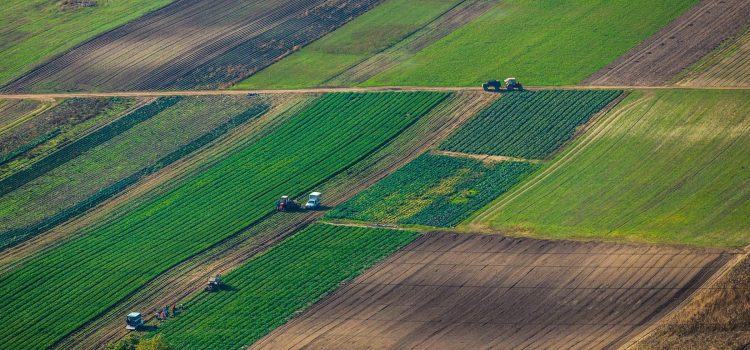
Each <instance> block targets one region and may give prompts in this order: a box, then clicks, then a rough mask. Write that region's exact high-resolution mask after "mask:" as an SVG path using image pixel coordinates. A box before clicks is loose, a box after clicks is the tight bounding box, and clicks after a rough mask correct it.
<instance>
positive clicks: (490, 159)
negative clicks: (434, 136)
mask: <svg viewBox="0 0 750 350" xmlns="http://www.w3.org/2000/svg"><path fill="white" fill-rule="evenodd" d="M430 153H432V154H434V155H438V156H446V157H455V158H470V159H476V160H479V161H482V162H487V163H499V162H521V163H530V164H540V163H542V162H544V161H543V160H541V159H526V158H516V157H508V156H495V155H491V154H475V153H464V152H453V151H441V150H433V151H431V152H430Z"/></svg>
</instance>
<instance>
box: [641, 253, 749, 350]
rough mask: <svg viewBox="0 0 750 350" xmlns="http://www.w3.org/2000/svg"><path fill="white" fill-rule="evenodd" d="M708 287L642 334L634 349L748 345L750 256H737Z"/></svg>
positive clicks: (714, 347)
mask: <svg viewBox="0 0 750 350" xmlns="http://www.w3.org/2000/svg"><path fill="white" fill-rule="evenodd" d="M722 270H725V271H721V272H719V273H717V274H716V275H715V276H714V277H713V278H712V280H713V283H710V284H708V285H707V286H706V288H702V289H701V290H699V291H698V292H696V293H695V294H694V295H693V296H692V297H691V298H690V299H688V300H687V301H686V302H685V304H684V306H682V307H680V308H679V309H677V310H675V311H674V312H673V313H672V314H670V315H669V317H666V318H664V319H663V320H662V321H660V322H659V323H657V324H656V325H655V326H654V327H653V328H652V329H650V331H649V332H647V333H646V334H644V336H643V337H639V338H638V339H637V342H635V344H634V345H633V346H631V347H628V348H633V349H705V348H712V349H747V348H748V347H749V346H750V288H748V286H750V257H748V255H747V254H744V255H740V256H737V257H736V258H735V259H734V261H732V262H731V263H729V264H727V267H726V268H725V269H722Z"/></svg>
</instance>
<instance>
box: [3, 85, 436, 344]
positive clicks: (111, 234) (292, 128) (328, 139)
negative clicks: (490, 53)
mask: <svg viewBox="0 0 750 350" xmlns="http://www.w3.org/2000/svg"><path fill="white" fill-rule="evenodd" d="M447 96H448V94H443V93H431V92H413V93H369V94H356V93H342V94H328V95H324V96H323V97H321V98H320V99H319V100H318V101H316V102H315V103H314V104H312V105H311V106H309V107H308V108H307V109H305V110H303V111H301V112H299V113H298V114H296V115H295V116H293V117H292V118H291V119H289V120H288V121H287V122H286V123H284V124H282V125H280V126H279V127H278V128H276V129H275V130H274V131H273V132H271V133H270V134H268V135H267V136H265V137H263V138H262V139H260V140H258V141H257V142H255V143H252V144H250V145H249V146H248V147H246V148H244V149H241V150H238V151H237V152H236V153H234V154H232V155H230V156H227V157H226V158H224V159H222V160H221V161H219V162H217V163H215V164H214V165H212V166H211V167H210V168H208V169H206V170H205V171H203V172H202V173H200V174H198V175H196V176H195V177H193V178H190V179H187V180H186V181H185V182H184V183H182V184H181V185H180V186H178V187H176V188H174V189H173V190H171V191H168V192H166V193H164V194H163V195H160V196H157V197H155V198H152V199H150V200H148V201H146V202H144V203H142V204H141V205H139V206H138V207H136V208H133V209H132V210H131V211H129V212H128V213H127V214H126V215H122V216H118V217H114V218H112V219H111V220H110V221H107V222H104V223H100V224H96V225H93V226H90V227H89V228H88V231H86V232H81V233H80V234H79V235H77V238H75V239H72V240H69V241H67V242H65V243H63V244H61V245H59V246H57V247H56V248H55V249H53V250H50V251H47V252H45V253H43V254H40V255H38V256H36V257H34V258H32V259H29V260H28V261H27V262H25V263H24V264H23V265H22V266H19V267H17V268H15V269H13V270H11V271H9V272H7V273H5V274H4V275H2V276H0V284H2V285H3V286H4V288H3V289H2V290H0V299H2V300H4V301H5V302H4V303H3V304H2V305H1V306H0V312H3V313H5V314H12V315H13V317H12V318H9V319H8V322H7V323H6V325H5V327H4V328H3V330H2V331H0V347H2V348H46V347H49V346H50V345H51V344H53V343H54V342H55V341H57V340H59V339H61V337H63V336H65V335H66V334H68V333H69V332H71V331H72V330H74V329H76V328H77V327H79V326H81V325H82V324H84V323H85V322H87V321H88V320H90V319H92V318H93V317H95V316H96V315H98V314H99V313H101V312H102V311H104V310H106V309H107V307H109V306H110V305H112V304H113V303H115V302H116V301H118V300H120V299H121V298H123V297H125V296H126V295H128V294H129V293H131V292H133V291H135V290H136V289H138V288H139V287H140V286H142V285H143V284H144V283H146V282H147V281H149V280H150V279H152V278H154V277H155V276H158V275H159V274H160V273H162V272H164V271H165V270H167V269H169V268H170V267H172V266H173V265H174V264H176V263H177V262H180V261H183V260H185V259H187V258H189V257H190V256H192V255H194V254H196V253H198V252H200V251H202V250H204V249H207V248H209V247H211V246H212V245H214V244H216V243H218V242H220V241H221V240H222V239H224V238H227V237H229V236H231V235H233V234H235V233H237V232H238V231H240V230H242V229H243V228H246V227H248V225H251V224H253V223H254V222H256V221H257V220H259V219H261V218H263V217H264V216H267V215H269V214H270V213H272V212H273V210H274V201H275V200H276V199H277V198H278V196H279V195H281V194H288V195H292V196H298V195H301V194H302V193H304V192H305V191H307V190H310V189H311V187H314V186H315V185H316V184H319V183H321V182H323V181H324V180H326V179H328V178H330V177H331V176H333V175H336V174H337V173H339V172H341V171H342V170H344V169H346V168H347V167H349V166H351V165H352V164H354V163H356V162H357V161H358V160H360V159H362V158H363V157H364V156H366V155H367V154H369V153H370V152H372V151H373V150H375V149H377V148H378V147H380V146H381V145H384V144H385V143H387V142H388V141H389V140H390V139H392V138H393V137H395V136H396V135H397V134H398V133H399V132H401V131H402V130H403V129H404V128H406V127H408V126H409V125H411V124H413V123H414V122H415V121H417V120H418V119H419V118H420V117H421V116H422V115H424V114H425V113H427V112H428V111H429V110H431V109H432V108H433V107H434V106H436V105H437V104H438V103H440V102H441V101H442V100H443V99H445V98H446V97H447ZM343 130H346V132H342V131H343ZM313 146H314V147H313ZM39 281H44V283H43V284H40V283H39ZM18 291H25V292H24V293H20V294H19V293H18ZM40 305H43V306H44V311H43V312H40V311H39V309H38V308H37V306H40Z"/></svg>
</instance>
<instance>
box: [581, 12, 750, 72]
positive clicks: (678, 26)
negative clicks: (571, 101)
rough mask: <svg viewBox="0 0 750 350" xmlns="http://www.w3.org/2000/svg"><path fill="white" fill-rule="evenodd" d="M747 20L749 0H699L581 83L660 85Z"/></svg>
mask: <svg viewBox="0 0 750 350" xmlns="http://www.w3.org/2000/svg"><path fill="white" fill-rule="evenodd" d="M749 23H750V1H747V0H703V1H701V2H700V3H699V4H698V5H696V6H695V7H693V8H692V9H690V10H689V11H688V12H687V13H685V14H684V15H682V16H681V17H680V18H678V19H676V20H675V21H674V22H672V23H671V24H669V25H668V26H667V27H665V28H664V29H662V30H661V31H659V32H658V33H656V34H654V35H653V36H651V38H649V39H648V40H646V41H644V42H643V43H641V44H640V45H638V46H637V47H635V48H634V49H632V50H630V51H629V52H628V53H626V54H625V55H623V56H622V57H620V58H619V59H617V60H616V61H615V62H613V63H611V64H610V65H609V66H607V67H605V68H603V69H601V70H600V71H598V72H596V73H594V74H593V75H592V76H590V77H589V78H588V79H586V80H585V81H584V82H583V84H584V85H636V86H648V85H661V84H665V83H667V82H669V81H670V80H671V79H672V78H673V77H674V76H675V75H677V74H678V73H680V71H682V70H683V69H685V68H687V67H688V66H690V65H691V64H693V63H695V62H697V61H698V60H699V59H701V58H702V57H704V56H705V55H707V54H708V53H710V52H711V51H713V50H714V49H715V48H716V47H718V46H719V44H720V43H721V42H722V41H723V40H725V39H727V38H730V37H732V36H733V35H735V34H737V32H739V31H740V30H741V29H742V27H743V26H745V25H747V24H749Z"/></svg>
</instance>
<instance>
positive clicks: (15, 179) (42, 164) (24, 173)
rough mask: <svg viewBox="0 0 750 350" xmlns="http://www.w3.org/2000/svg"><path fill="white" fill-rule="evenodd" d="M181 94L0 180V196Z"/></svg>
mask: <svg viewBox="0 0 750 350" xmlns="http://www.w3.org/2000/svg"><path fill="white" fill-rule="evenodd" d="M180 99H181V97H179V96H174V97H163V98H160V99H158V100H156V101H154V102H153V103H151V104H149V105H147V106H144V107H142V108H139V109H137V110H135V111H133V112H131V113H128V114H126V115H125V116H123V117H121V118H119V119H117V120H115V121H113V122H111V123H109V124H107V125H105V126H103V127H101V128H99V129H97V130H94V131H93V132H91V133H89V134H87V135H85V136H83V137H81V138H79V139H77V140H75V141H73V142H71V143H70V144H68V145H65V146H64V147H62V148H60V149H58V150H56V151H55V152H53V153H52V154H50V155H48V156H47V157H44V158H43V159H40V160H39V161H37V162H35V163H33V164H31V166H29V167H28V168H25V169H23V170H21V171H18V172H16V173H14V174H12V175H10V176H8V177H6V178H4V179H2V180H0V196H2V195H5V194H7V193H9V192H11V191H13V190H15V189H17V188H19V187H21V186H23V185H24V184H26V183H29V182H31V181H33V180H34V179H36V178H38V177H40V176H42V175H44V174H45V173H47V172H48V171H50V170H52V169H55V168H56V167H58V166H60V165H62V164H64V163H66V162H68V161H69V160H71V159H73V158H75V157H77V156H79V155H81V154H83V153H84V152H86V151H88V150H90V149H92V148H94V147H96V146H98V145H101V144H102V143H104V142H106V141H108V140H109V139H111V138H113V137H115V136H117V135H119V134H121V133H123V132H125V131H127V130H129V129H130V128H132V127H133V126H135V125H137V124H138V123H140V122H142V121H144V120H147V119H149V118H151V117H153V116H154V115H156V114H158V113H159V112H161V111H163V110H165V109H167V108H169V107H171V106H172V105H174V104H175V103H177V102H178V101H179V100H180Z"/></svg>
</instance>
